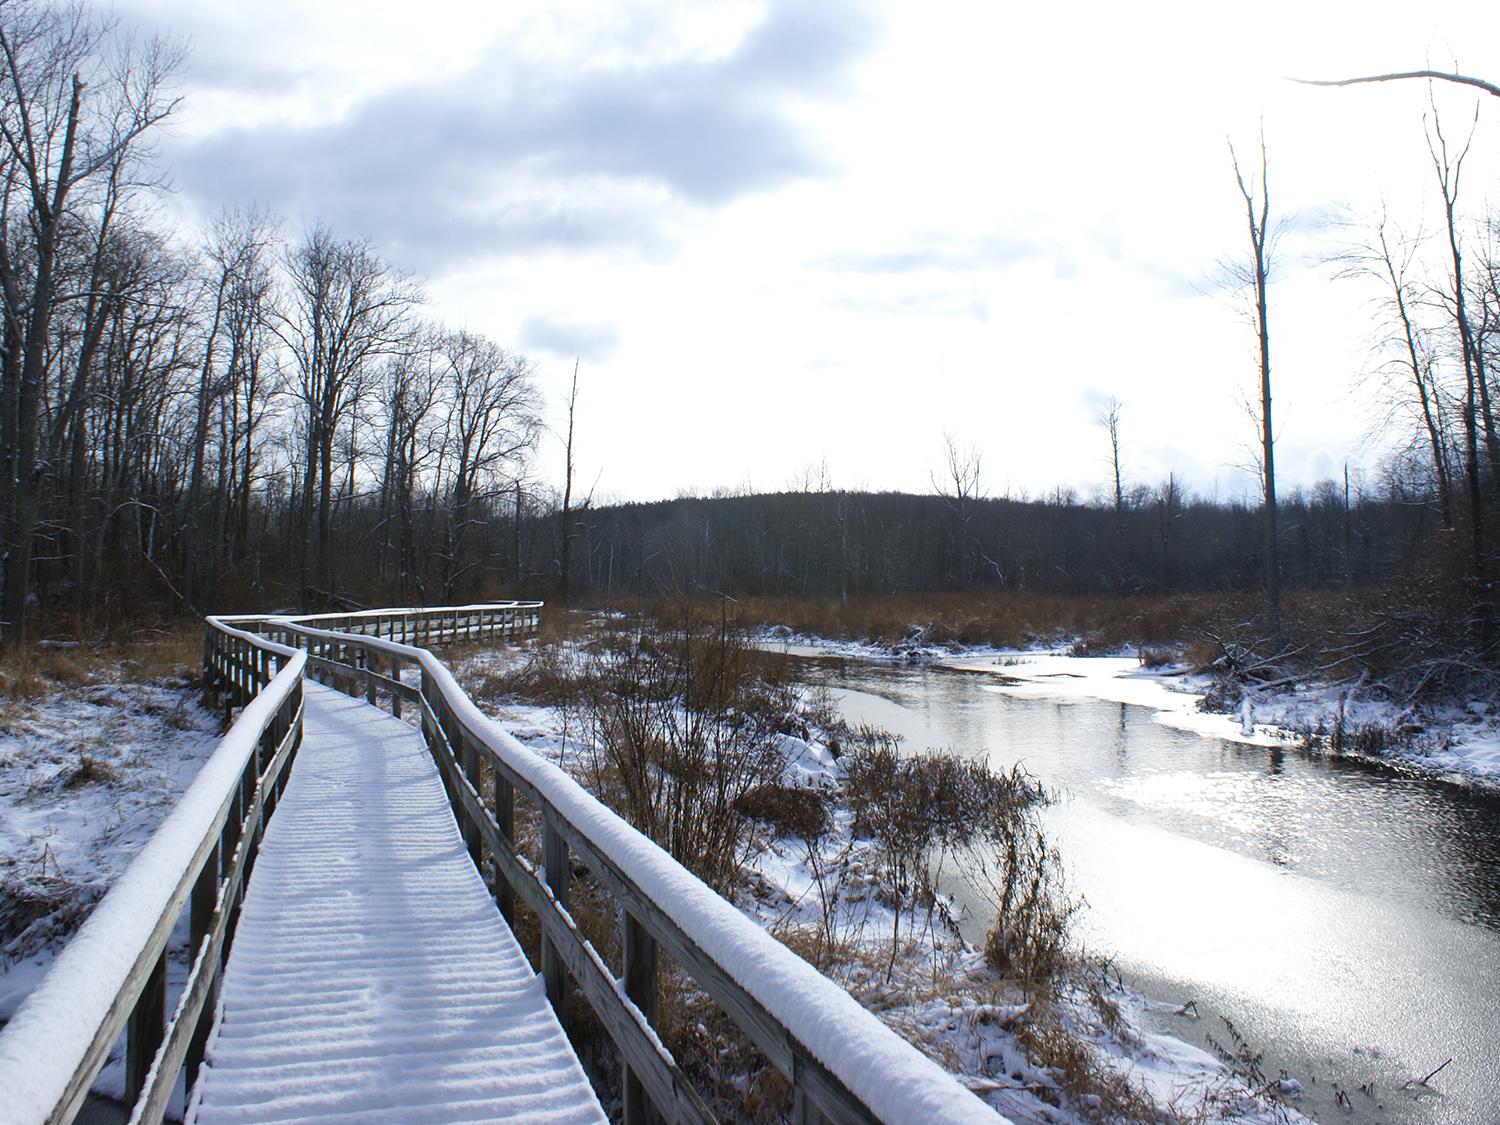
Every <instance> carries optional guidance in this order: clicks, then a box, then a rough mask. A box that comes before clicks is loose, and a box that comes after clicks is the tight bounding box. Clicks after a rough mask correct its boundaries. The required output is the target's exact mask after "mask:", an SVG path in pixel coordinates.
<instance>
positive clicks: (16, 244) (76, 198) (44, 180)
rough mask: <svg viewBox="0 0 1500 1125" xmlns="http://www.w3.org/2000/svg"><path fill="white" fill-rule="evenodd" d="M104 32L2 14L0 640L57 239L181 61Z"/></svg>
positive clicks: (32, 437)
mask: <svg viewBox="0 0 1500 1125" xmlns="http://www.w3.org/2000/svg"><path fill="white" fill-rule="evenodd" d="M113 32H114V27H113V24H112V23H111V22H110V21H109V20H107V19H104V18H101V17H99V16H97V15H95V14H94V13H93V11H92V10H91V9H90V8H89V7H87V6H86V5H84V4H82V3H70V4H46V3H30V2H26V0H12V2H11V3H8V4H7V5H5V7H4V9H3V10H0V299H3V302H4V306H5V310H4V311H5V325H4V340H3V355H0V531H3V560H0V561H3V579H4V597H3V603H0V604H3V612H4V622H5V628H4V632H3V639H4V641H5V643H7V644H14V643H18V642H19V641H20V640H21V639H22V638H23V637H24V635H25V623H26V607H27V603H28V600H29V598H30V595H31V581H32V574H31V570H32V554H33V550H34V546H35V539H36V531H37V521H38V517H39V514H40V510H39V504H40V496H41V482H42V479H43V477H44V476H45V475H46V474H47V473H48V472H49V470H50V469H51V467H52V462H51V451H50V450H48V449H47V444H46V440H45V439H46V435H44V434H43V433H42V416H41V408H42V399H43V395H44V384H45V380H46V376H47V367H48V360H49V355H48V352H49V342H50V335H51V327H52V318H53V314H54V311H55V308H56V305H57V302H58V298H59V288H58V280H59V275H60V272H61V271H62V269H63V268H64V263H63V262H62V261H60V254H62V253H63V252H64V249H65V247H64V236H65V231H67V229H68V228H69V227H70V225H72V224H74V223H78V222H80V221H81V220H82V216H83V212H84V211H85V210H87V209H89V208H90V207H91V206H92V207H94V208H95V211H94V213H95V214H96V215H97V214H99V213H100V212H99V211H98V209H97V204H98V202H99V197H98V196H95V198H94V199H90V198H89V192H88V190H87V188H88V187H89V186H90V185H93V184H97V183H99V182H100V181H101V180H102V181H104V183H105V184H106V185H109V188H110V189H112V191H113V193H114V194H115V195H116V196H117V195H118V191H119V189H120V187H121V186H122V184H123V183H124V181H125V180H126V179H127V168H128V160H129V156H130V154H131V151H132V149H133V148H136V147H138V145H139V142H140V141H141V138H142V137H143V136H144V135H145V134H146V133H147V132H148V131H149V130H151V129H152V128H153V127H154V126H156V125H157V124H158V123H160V122H161V121H162V120H163V119H164V118H166V117H167V116H168V115H169V114H171V113H172V111H173V110H174V109H175V108H176V106H177V100H176V99H175V98H173V97H171V96H169V95H168V94H167V93H166V87H167V83H168V81H169V80H170V78H171V76H172V74H173V73H174V72H175V70H176V69H177V66H178V64H179V61H180V54H179V53H178V52H177V51H175V50H173V49H171V48H169V47H167V46H166V45H164V44H162V43H161V42H159V41H153V42H151V43H148V44H146V45H145V46H143V47H134V46H132V45H130V44H129V43H126V42H123V41H121V40H119V39H118V38H116V37H114V35H113ZM106 194H107V192H106ZM13 216H14V217H16V218H18V219H19V220H20V221H19V222H13V220H12V217H13ZM70 409H74V410H76V406H74V407H72V408H70ZM59 429H60V428H59V427H56V426H54V427H53V428H52V431H51V432H52V434H53V435H56V434H57V433H58V431H59ZM44 454H45V455H44Z"/></svg>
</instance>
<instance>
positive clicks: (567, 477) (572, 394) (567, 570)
mask: <svg viewBox="0 0 1500 1125" xmlns="http://www.w3.org/2000/svg"><path fill="white" fill-rule="evenodd" d="M577 406H578V360H576V359H575V360H574V361H573V386H572V388H571V389H570V390H569V391H568V440H567V445H566V447H565V452H564V458H563V498H562V558H561V560H560V573H559V575H558V583H557V593H558V597H559V599H560V600H561V601H562V602H563V604H564V605H566V604H567V601H568V583H569V581H570V580H571V578H572V574H573V418H574V412H575V409H576V407H577Z"/></svg>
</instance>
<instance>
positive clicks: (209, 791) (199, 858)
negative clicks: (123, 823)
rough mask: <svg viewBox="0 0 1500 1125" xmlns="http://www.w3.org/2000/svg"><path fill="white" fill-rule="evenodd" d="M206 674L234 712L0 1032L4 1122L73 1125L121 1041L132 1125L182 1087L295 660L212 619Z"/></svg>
mask: <svg viewBox="0 0 1500 1125" xmlns="http://www.w3.org/2000/svg"><path fill="white" fill-rule="evenodd" d="M204 663H205V669H206V670H208V669H210V668H212V669H214V670H215V672H216V674H219V675H222V676H223V677H225V679H224V691H225V693H226V696H227V698H229V699H230V701H231V703H232V704H237V705H239V706H242V707H243V708H244V710H243V711H242V712H241V714H240V717H239V719H238V720H237V721H236V722H235V723H234V725H233V726H232V727H231V728H230V729H229V731H228V733H227V734H225V736H224V738H223V739H222V740H221V741H220V743H219V746H218V748H217V749H216V750H215V751H214V752H213V754H212V755H210V757H209V759H208V760H207V761H206V762H205V763H204V764H203V767H202V768H201V769H200V770H199V771H198V775H197V777H196V778H195V779H194V780H193V783H192V784H191V785H190V786H188V789H187V792H186V793H184V794H183V796H182V799H181V800H180V801H179V802H178V804H177V806H176V807H175V808H174V809H173V810H172V812H171V813H170V814H169V815H168V816H167V818H166V820H164V821H163V822H162V825H161V827H160V828H158V829H157V830H156V832H155V833H154V834H153V835H152V836H151V838H150V839H149V840H148V841H147V842H146V845H145V846H144V847H143V848H142V849H141V852H140V854H139V855H137V856H136V858H135V859H134V860H133V861H132V862H131V864H130V866H129V867H127V868H126V870H125V872H124V874H123V875H121V876H120V878H119V879H118V880H117V881H116V882H115V884H114V886H112V887H111V888H110V890H109V892H108V893H107V894H105V896H104V898H103V899H102V900H101V901H100V903H99V905H98V906H97V907H96V908H95V909H94V911H93V913H91V914H90V915H89V917H88V919H87V920H86V921H85V922H84V923H83V925H82V926H81V927H80V928H79V930H78V933H77V934H75V935H74V936H73V938H72V939H71V940H70V941H69V942H68V944H67V946H66V947H65V948H64V949H63V951H62V952H61V953H60V954H59V955H58V957H57V960H56V961H55V962H53V964H52V967H51V968H50V969H49V970H48V972H47V973H46V975H45V976H44V977H43V978H42V981H41V983H40V984H39V985H37V987H36V989H35V990H34V991H33V992H32V993H31V995H30V996H29V997H27V999H26V1000H25V1002H24V1003H23V1004H22V1005H21V1007H20V1008H19V1009H18V1010H17V1012H16V1014H15V1016H14V1018H12V1019H11V1021H10V1022H9V1023H8V1024H7V1025H6V1026H5V1027H4V1028H3V1029H0V1090H3V1091H4V1098H5V1105H4V1112H5V1114H6V1116H7V1120H16V1121H20V1122H31V1121H38V1122H66V1121H71V1120H72V1119H73V1117H74V1116H75V1115H76V1114H77V1113H78V1111H79V1110H80V1108H81V1107H82V1105H83V1102H84V1099H85V1098H86V1097H87V1096H88V1092H89V1088H90V1087H91V1086H92V1085H93V1083H94V1080H95V1079H96V1078H97V1077H98V1074H99V1071H100V1070H101V1069H103V1067H104V1065H105V1063H106V1062H107V1061H108V1058H109V1054H110V1051H111V1049H112V1048H113V1047H114V1045H115V1043H116V1042H117V1041H118V1039H119V1036H120V1032H121V1030H122V1029H123V1030H124V1032H125V1040H126V1073H125V1102H126V1105H127V1107H128V1108H130V1109H131V1111H132V1113H131V1120H132V1122H135V1121H160V1120H161V1119H162V1117H163V1115H164V1113H165V1111H166V1109H167V1102H168V1100H169V1099H170V1097H171V1094H172V1090H173V1087H174V1085H175V1083H176V1080H177V1075H178V1073H179V1072H180V1071H181V1070H183V1069H184V1068H186V1070H187V1072H188V1073H187V1085H188V1087H189V1088H191V1086H192V1083H193V1079H194V1077H195V1075H196V1073H197V1069H198V1066H199V1064H200V1063H201V1061H202V1058H203V1047H204V1044H205V1043H206V1042H207V1039H208V1032H209V1027H210V1024H211V1023H212V1020H213V1016H214V1010H215V1008H216V1007H217V991H218V982H219V975H220V972H221V969H222V966H223V963H224V959H225V955H226V953H227V951H228V949H229V946H230V943H231V942H232V940H233V935H234V928H235V923H236V922H237V921H238V918H239V910H240V904H241V901H242V899H243V895H244V887H245V882H246V880H247V879H248V878H249V876H250V870H251V868H252V866H253V865H254V862H255V855H256V852H257V850H258V849H259V846H260V840H261V835H262V832H263V831H264V827H265V822H266V820H267V819H268V818H269V817H270V816H271V814H272V812H273V811H274V810H275V807H276V800H277V797H278V796H279V794H280V792H281V789H282V787H283V785H284V782H285V779H286V775H287V769H288V765H289V763H290V761H291V759H292V757H293V755H294V754H295V753H296V750H297V747H298V745H299V744H300V743H301V739H302V681H303V669H304V668H305V666H306V663H307V655H306V653H304V652H301V651H299V650H296V649H292V648H288V647H286V646H283V645H279V644H275V643H273V642H271V641H269V640H267V639H266V638H263V637H257V636H255V635H254V634H252V633H248V632H245V631H243V630H240V629H237V628H234V627H233V626H232V625H229V624H227V623H225V622H222V621H220V620H218V619H216V618H212V617H210V618H208V619H207V624H206V626H205V630H204ZM185 906H186V907H187V910H188V916H189V933H190V940H189V949H190V951H191V956H192V964H191V968H190V970H189V973H188V977H187V980H186V982H185V983H184V985H183V989H182V992H181V995H180V996H179V998H178V1002H177V1006H176V1009H175V1011H173V1012H171V1013H169V1012H168V1009H167V971H166V970H167V946H168V943H169V941H170V939H171V936H172V931H173V929H174V928H175V927H176V924H177V922H178V919H179V917H180V916H181V914H182V911H183V908H184V907H185Z"/></svg>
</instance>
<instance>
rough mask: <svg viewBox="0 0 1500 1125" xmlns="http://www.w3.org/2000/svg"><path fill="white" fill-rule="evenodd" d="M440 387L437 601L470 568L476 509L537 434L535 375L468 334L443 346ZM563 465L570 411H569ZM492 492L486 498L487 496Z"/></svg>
mask: <svg viewBox="0 0 1500 1125" xmlns="http://www.w3.org/2000/svg"><path fill="white" fill-rule="evenodd" d="M442 350H443V355H444V360H445V365H446V366H445V369H444V377H443V382H444V385H445V398H446V399H447V401H448V402H449V404H450V406H449V411H448V418H447V425H446V434H445V438H446V440H445V443H444V444H445V446H446V450H447V456H446V457H445V461H446V464H447V474H448V475H447V479H446V481H445V482H443V483H442V485H441V488H442V491H443V492H444V493H445V494H446V496H445V498H446V501H447V509H448V510H447V519H448V526H447V532H446V535H445V537H444V550H443V553H442V575H441V578H442V583H443V596H444V598H451V597H452V596H453V594H454V591H455V588H456V587H457V586H458V584H459V582H460V581H461V580H462V579H463V577H464V576H465V574H466V573H467V572H468V571H469V570H470V569H472V568H473V567H474V566H477V565H479V563H478V562H477V561H470V560H469V559H468V558H467V557H466V555H467V552H466V546H467V542H468V539H469V532H470V529H471V527H472V525H473V524H474V523H475V522H477V521H476V505H478V504H479V503H481V502H483V501H484V500H485V499H487V498H489V497H490V496H491V495H494V494H495V492H496V491H498V489H499V487H500V480H499V476H500V471H501V470H502V469H503V468H504V467H506V466H514V465H516V464H517V463H518V462H519V461H520V459H521V458H522V456H523V455H525V454H526V453H528V452H530V450H531V448H532V447H533V446H534V445H535V444H536V438H537V433H538V432H539V430H540V428H541V418H540V416H539V414H538V399H537V392H536V384H535V380H534V378H533V373H534V368H533V366H532V364H531V363H530V361H528V360H527V359H526V358H525V357H524V356H521V355H518V354H516V353H514V352H509V351H506V350H505V349H504V348H502V347H500V346H499V345H498V344H495V343H493V342H492V341H490V340H487V339H485V338H484V337H483V336H477V335H474V334H473V333H469V332H453V333H448V334H447V335H446V336H445V337H444V339H443V349H442ZM568 433H569V462H570V464H571V456H572V441H571V437H572V404H571V402H570V403H569V426H568ZM487 487H488V488H490V489H491V491H486V488H487Z"/></svg>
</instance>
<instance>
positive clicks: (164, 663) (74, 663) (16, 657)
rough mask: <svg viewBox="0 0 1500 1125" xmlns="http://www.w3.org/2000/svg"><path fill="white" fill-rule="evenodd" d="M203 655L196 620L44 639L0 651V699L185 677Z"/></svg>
mask: <svg viewBox="0 0 1500 1125" xmlns="http://www.w3.org/2000/svg"><path fill="white" fill-rule="evenodd" d="M202 659H203V626H202V623H201V622H186V621H184V622H181V623H179V624H176V625H172V626H170V627H167V628H161V629H154V628H153V629H138V630H134V631H124V630H120V631H117V632H115V633H113V634H112V635H110V636H109V637H108V638H106V639H102V640H101V639H93V640H80V639H78V638H76V637H49V638H45V639H44V640H41V641H38V642H36V643H33V644H28V645H24V646H22V647H20V648H17V649H10V650H7V651H5V652H4V653H3V654H0V698H4V699H10V700H27V699H34V698H36V697H37V696H39V695H42V694H44V693H46V692H48V691H56V690H58V689H60V688H68V687H81V686H86V685H89V684H96V683H112V682H120V681H123V682H127V683H143V682H152V681H159V680H179V681H183V682H186V681H189V680H193V679H196V678H197V676H198V675H199V671H200V666H201V663H202Z"/></svg>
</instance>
